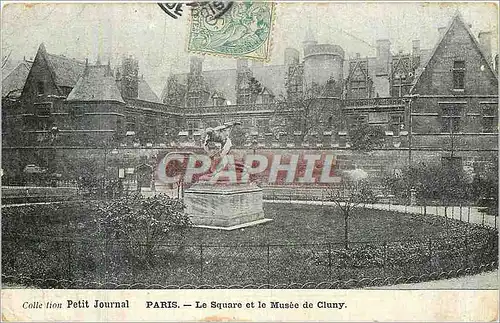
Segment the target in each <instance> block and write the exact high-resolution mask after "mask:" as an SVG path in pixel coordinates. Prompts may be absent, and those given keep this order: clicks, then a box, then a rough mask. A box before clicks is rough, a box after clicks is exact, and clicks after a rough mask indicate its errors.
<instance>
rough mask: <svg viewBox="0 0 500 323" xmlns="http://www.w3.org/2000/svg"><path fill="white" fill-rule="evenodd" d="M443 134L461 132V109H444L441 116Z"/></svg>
mask: <svg viewBox="0 0 500 323" xmlns="http://www.w3.org/2000/svg"><path fill="white" fill-rule="evenodd" d="M441 132H449V133H451V132H460V108H459V107H444V108H443V111H442V114H441Z"/></svg>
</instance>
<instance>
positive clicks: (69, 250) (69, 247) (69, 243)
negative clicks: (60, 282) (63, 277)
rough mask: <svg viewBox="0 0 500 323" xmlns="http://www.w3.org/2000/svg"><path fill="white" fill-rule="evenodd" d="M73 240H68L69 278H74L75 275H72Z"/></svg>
mask: <svg viewBox="0 0 500 323" xmlns="http://www.w3.org/2000/svg"><path fill="white" fill-rule="evenodd" d="M71 261H72V257H71V240H68V280H72V279H73V277H72V275H71Z"/></svg>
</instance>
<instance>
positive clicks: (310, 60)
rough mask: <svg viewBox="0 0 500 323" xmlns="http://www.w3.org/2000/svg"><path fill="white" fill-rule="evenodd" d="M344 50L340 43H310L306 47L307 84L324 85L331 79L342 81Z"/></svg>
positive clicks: (305, 67)
mask: <svg viewBox="0 0 500 323" xmlns="http://www.w3.org/2000/svg"><path fill="white" fill-rule="evenodd" d="M343 69H344V50H343V49H342V47H340V46H338V45H332V44H309V45H308V46H307V47H304V74H305V82H306V86H311V85H312V84H313V83H315V84H317V85H320V86H321V85H324V84H326V82H327V81H328V80H330V79H333V80H335V81H336V82H341V81H342V80H343V77H344V72H343Z"/></svg>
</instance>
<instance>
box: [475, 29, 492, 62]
mask: <svg viewBox="0 0 500 323" xmlns="http://www.w3.org/2000/svg"><path fill="white" fill-rule="evenodd" d="M478 38H479V46H480V47H481V50H482V51H483V53H484V55H486V59H487V60H488V63H490V64H491V32H490V31H482V32H480V33H479V36H478Z"/></svg>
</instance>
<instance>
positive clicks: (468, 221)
mask: <svg viewBox="0 0 500 323" xmlns="http://www.w3.org/2000/svg"><path fill="white" fill-rule="evenodd" d="M467 223H470V205H469V207H468V211H467Z"/></svg>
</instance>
